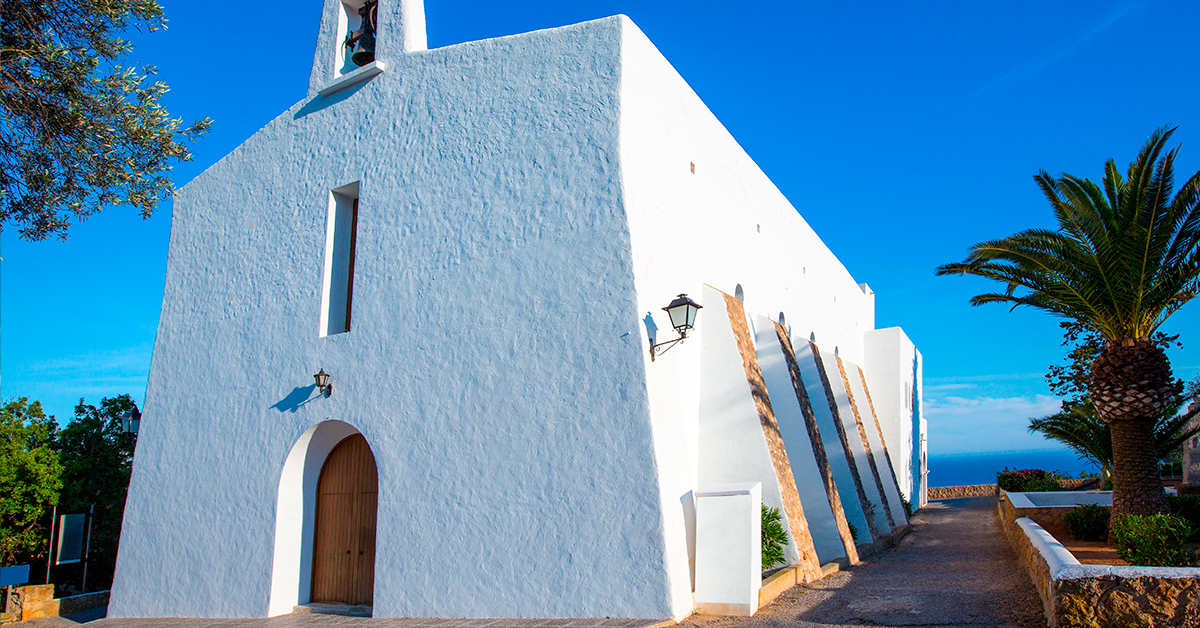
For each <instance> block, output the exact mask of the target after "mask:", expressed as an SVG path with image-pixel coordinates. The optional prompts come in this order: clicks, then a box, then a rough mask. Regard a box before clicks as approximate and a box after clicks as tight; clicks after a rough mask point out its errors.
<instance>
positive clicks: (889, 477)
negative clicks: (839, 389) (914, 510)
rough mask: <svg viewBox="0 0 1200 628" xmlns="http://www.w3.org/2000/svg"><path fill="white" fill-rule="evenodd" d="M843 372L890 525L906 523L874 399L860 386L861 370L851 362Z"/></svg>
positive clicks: (889, 453) (861, 379)
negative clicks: (861, 425) (881, 433)
mask: <svg viewBox="0 0 1200 628" xmlns="http://www.w3.org/2000/svg"><path fill="white" fill-rule="evenodd" d="M842 366H843V367H844V368H845V369H846V380H847V381H848V382H849V384H850V388H849V392H850V394H851V395H853V396H854V401H855V405H856V406H857V407H858V416H859V418H860V419H861V420H862V424H863V432H865V433H866V435H867V444H868V445H870V446H871V453H870V457H871V458H872V459H873V460H874V461H875V469H876V470H877V471H878V472H879V480H880V482H881V483H882V484H883V496H884V497H886V498H887V506H888V510H889V512H891V514H892V521H894V522H895V523H896V525H898V526H902V525H904V524H906V523H908V515H907V514H906V513H905V512H904V503H903V502H901V501H900V499H901V495H900V488H899V486H898V484H899V483H898V482H897V481H896V475H895V471H893V470H892V466H891V465H889V464H888V459H889V458H890V457H891V452H889V451H887V450H886V449H885V448H884V444H883V441H882V440H880V439H879V434H880V430H879V425H878V422H877V420H876V417H875V412H874V402H875V398H874V396H871V395H869V394H868V392H867V388H866V386H865V385H864V383H863V376H862V370H861V368H860V367H859V366H858V365H857V364H854V363H852V362H847V361H845V360H843V361H842Z"/></svg>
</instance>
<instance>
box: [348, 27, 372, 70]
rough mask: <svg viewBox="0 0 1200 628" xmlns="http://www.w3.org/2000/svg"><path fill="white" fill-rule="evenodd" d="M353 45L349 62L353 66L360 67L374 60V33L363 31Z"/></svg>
mask: <svg viewBox="0 0 1200 628" xmlns="http://www.w3.org/2000/svg"><path fill="white" fill-rule="evenodd" d="M364 31H365V32H363V34H362V36H360V37H359V38H358V41H357V42H356V43H355V45H354V52H353V53H352V54H351V55H350V60H351V61H353V62H354V65H357V66H359V67H362V66H364V65H366V64H368V63H370V62H372V61H374V60H375V33H372V32H371V31H369V30H365V29H364Z"/></svg>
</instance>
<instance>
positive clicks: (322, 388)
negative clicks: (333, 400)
mask: <svg viewBox="0 0 1200 628" xmlns="http://www.w3.org/2000/svg"><path fill="white" fill-rule="evenodd" d="M313 379H314V380H316V382H317V392H319V393H321V394H322V395H325V396H326V397H328V396H330V395H332V394H333V384H331V383H330V382H329V373H326V372H325V369H321V370H320V372H318V373H317V374H316V375H313Z"/></svg>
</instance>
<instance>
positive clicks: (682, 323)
mask: <svg viewBox="0 0 1200 628" xmlns="http://www.w3.org/2000/svg"><path fill="white" fill-rule="evenodd" d="M703 308H704V306H703V305H700V304H699V303H696V302H695V301H693V300H692V299H691V298H689V297H688V295H686V294H680V295H679V296H678V297H675V300H674V301H671V302H670V303H669V304H667V307H664V308H663V311H664V312H666V313H667V316H669V317H671V326H672V327H674V328H675V331H676V332H678V333H679V337H678V338H676V339H674V340H668V341H666V342H660V343H658V344H655V343H654V338H651V339H650V361H651V362H653V361H654V359H655V358H656V357H658V356H660V355H662V354H664V353H666V352H667V351H668V350H669V349H670V348H671V347H674V346H675V345H677V344H679V343H681V342H683V341H684V340H686V339H687V335H688V332H689V331H691V330H692V327H694V326H695V324H696V314H697V313H698V312H699V311H700V310H701V309H703Z"/></svg>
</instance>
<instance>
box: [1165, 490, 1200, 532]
mask: <svg viewBox="0 0 1200 628" xmlns="http://www.w3.org/2000/svg"><path fill="white" fill-rule="evenodd" d="M1167 503H1169V504H1170V505H1171V512H1172V513H1174V514H1176V515H1179V516H1180V517H1183V518H1184V519H1187V521H1188V523H1190V524H1192V528H1193V529H1195V530H1200V495H1167ZM1195 536H1196V534H1193V535H1192V537H1193V538H1194V537H1195Z"/></svg>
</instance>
